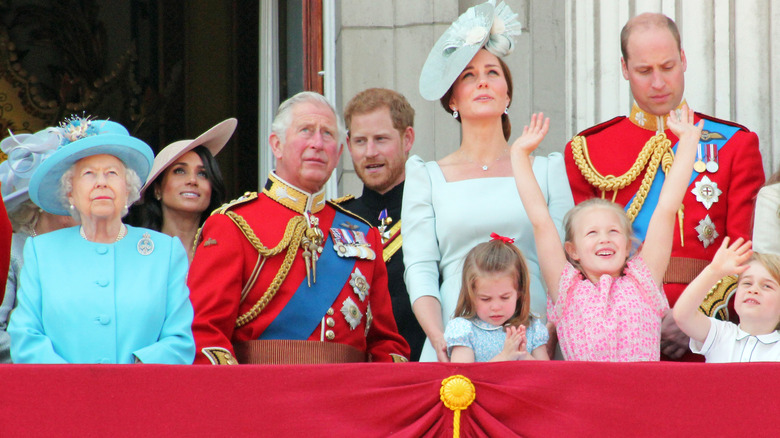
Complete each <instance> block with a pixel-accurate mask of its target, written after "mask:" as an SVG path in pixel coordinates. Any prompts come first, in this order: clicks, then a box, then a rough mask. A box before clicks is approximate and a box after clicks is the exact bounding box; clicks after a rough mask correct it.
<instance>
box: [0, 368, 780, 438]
mask: <svg viewBox="0 0 780 438" xmlns="http://www.w3.org/2000/svg"><path fill="white" fill-rule="evenodd" d="M452 375H463V376H465V377H467V378H468V379H470V380H471V382H472V383H473V384H474V387H475V391H476V398H475V400H474V402H473V403H472V404H471V405H470V406H469V407H468V408H467V409H465V410H464V411H462V413H461V419H460V426H461V427H460V435H461V436H462V437H472V436H474V437H481V436H485V437H511V436H528V437H533V436H545V437H550V436H659V435H660V436H667V435H685V436H706V435H714V436H745V435H748V434H751V435H755V436H774V435H776V427H774V425H775V424H776V419H775V417H776V412H777V411H778V410H777V408H778V405H780V403H778V401H777V400H778V396H777V394H780V378H778V377H777V376H778V375H780V365H776V364H724V365H717V364H683V363H634V364H608V363H576V362H538V363H537V362H522V363H509V362H504V363H495V364H467V365H451V364H418V363H410V364H345V365H303V366H292V365H275V366H270V365H268V366H251V365H242V366H237V367H235V366H234V367H215V366H206V365H204V366H164V365H120V366H96V365H71V366H58V365H4V366H0V376H1V378H2V382H3V390H2V397H0V405H1V406H0V436H2V437H17V436H19V437H36V436H41V437H52V436H57V437H60V436H111V437H124V436H128V437H130V436H132V437H138V436H206V435H217V436H218V435H227V436H361V437H363V436H381V437H384V436H390V435H392V436H399V437H407V436H408V437H418V436H422V437H427V436H430V437H447V436H452V433H453V430H452V428H453V412H452V411H451V410H450V409H449V408H447V407H446V406H444V404H443V403H442V402H441V400H440V398H439V391H440V388H441V383H442V380H443V379H445V378H447V377H450V376H452Z"/></svg>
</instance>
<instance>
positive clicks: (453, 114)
mask: <svg viewBox="0 0 780 438" xmlns="http://www.w3.org/2000/svg"><path fill="white" fill-rule="evenodd" d="M458 115H459V114H458V110H452V118H453V119H457V118H458Z"/></svg>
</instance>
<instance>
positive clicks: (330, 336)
mask: <svg viewBox="0 0 780 438" xmlns="http://www.w3.org/2000/svg"><path fill="white" fill-rule="evenodd" d="M325 337H326V338H328V340H329V341H332V340H334V339H336V334H335V333H333V330H327V331H326V332H325Z"/></svg>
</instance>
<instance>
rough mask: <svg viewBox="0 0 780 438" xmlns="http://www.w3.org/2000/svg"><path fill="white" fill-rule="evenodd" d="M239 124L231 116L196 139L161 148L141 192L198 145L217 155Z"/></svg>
mask: <svg viewBox="0 0 780 438" xmlns="http://www.w3.org/2000/svg"><path fill="white" fill-rule="evenodd" d="M237 124H238V120H236V119H234V118H230V119H227V120H225V121H222V122H220V123H217V124H216V125H214V126H213V127H212V128H211V129H209V130H208V131H206V132H204V133H203V134H201V135H199V136H198V138H196V139H195V140H179V141H175V142H173V143H171V144H169V145H168V146H166V147H165V149H163V150H161V151H160V153H159V154H157V156H156V157H154V165H153V166H152V171H151V172H150V173H149V178H147V179H146V184H144V187H143V188H142V189H141V192H144V191H145V190H146V188H147V187H149V185H150V184H151V183H152V182H153V181H154V180H155V179H156V178H157V177H158V176H159V175H160V174H161V173H162V171H163V170H165V169H166V168H168V166H170V165H171V164H172V163H173V162H174V161H176V160H177V159H179V157H181V156H182V155H184V154H186V153H187V152H189V151H191V150H193V149H195V148H196V147H198V146H203V147H205V148H206V149H208V150H209V152H211V155H214V156H216V155H217V154H218V153H219V151H221V150H222V148H223V147H225V145H226V144H227V142H228V140H230V137H231V136H232V135H233V132H234V131H235V130H236V125H237Z"/></svg>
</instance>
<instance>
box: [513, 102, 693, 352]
mask: <svg viewBox="0 0 780 438" xmlns="http://www.w3.org/2000/svg"><path fill="white" fill-rule="evenodd" d="M549 123H550V120H549V119H546V120H545V119H544V118H543V115H542V114H539V115H538V116H537V115H536V114H534V115H533V117H532V118H531V124H530V127H529V126H526V127H525V128H524V129H523V135H522V136H521V137H520V138H518V139H517V140H516V141H515V143H514V144H513V145H512V150H511V158H512V169H513V172H514V175H515V181H516V183H517V190H518V192H519V194H520V198H521V199H522V201H523V205H524V206H525V209H526V211H527V212H528V217H529V219H530V220H531V223H532V224H533V228H534V238H535V240H536V248H537V252H538V255H539V261H540V265H541V266H540V267H541V270H542V275H543V277H544V279H545V282H546V283H547V297H548V311H547V316H548V318H549V319H550V320H551V321H552V322H553V323H555V324H556V326H557V328H558V339H559V343H560V346H561V352H562V353H563V356H564V358H565V359H566V360H589V361H611V362H628V361H650V360H659V359H660V341H661V318H662V316H663V314H664V312H665V311H667V310H668V309H669V303H668V302H667V301H666V296H665V295H664V293H663V291H662V290H661V281H662V279H663V275H664V273H665V271H666V267H667V265H668V263H669V257H670V255H671V251H672V239H673V238H674V227H675V226H676V224H677V210H678V209H679V208H680V206H681V205H682V200H683V196H685V191H686V188H687V187H688V183H689V180H690V177H691V169H692V168H693V162H694V158H695V157H694V156H695V154H696V147H697V144H698V141H699V137H700V135H701V129H702V126H703V123H700V124H699V125H694V124H693V111H689V110H688V107H687V106H683V108H682V110H681V111H680V112H679V113H677V112H674V111H672V112H671V113H670V114H669V117H668V122H667V123H668V126H669V128H670V129H671V130H672V132H673V133H674V134H675V135H677V136H678V137H679V139H680V142H679V146H678V148H677V154H676V156H675V159H674V164H673V165H672V167H671V170H670V171H669V173H668V174H667V175H666V181H665V182H664V185H663V188H662V189H661V194H660V196H659V198H658V203H657V205H656V207H655V210H654V211H653V215H652V218H651V219H650V223H649V225H648V230H647V237H646V239H645V244H644V245H643V246H642V248H641V250H640V251H639V253H638V254H636V255H634V256H631V253H632V246H633V245H632V241H633V240H635V239H634V237H633V235H632V231H631V223H630V221H629V219H628V217H627V216H626V213H625V211H624V210H623V208H622V207H621V206H619V205H617V204H615V203H613V202H610V201H607V200H603V199H591V200H588V201H585V202H583V203H581V204H579V205H577V206H576V207H574V208H573V209H572V210H571V211H569V213H568V214H567V215H566V218H565V219H564V228H565V231H566V242H565V244H564V246H563V247H561V242H560V240H559V237H558V233H557V231H556V229H555V225H554V223H553V221H552V219H551V218H550V214H549V212H548V211H547V204H546V202H545V201H544V197H543V195H542V192H541V190H540V189H539V186H538V184H537V183H536V181H535V180H534V179H533V177H530V178H529V175H533V174H532V173H531V172H530V168H531V160H532V157H531V155H530V154H531V153H532V152H533V151H534V150H535V149H536V148H537V147H538V146H539V143H540V142H541V141H542V139H543V138H544V136H545V135H546V134H547V130H548V128H549ZM629 256H631V257H630V258H629Z"/></svg>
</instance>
